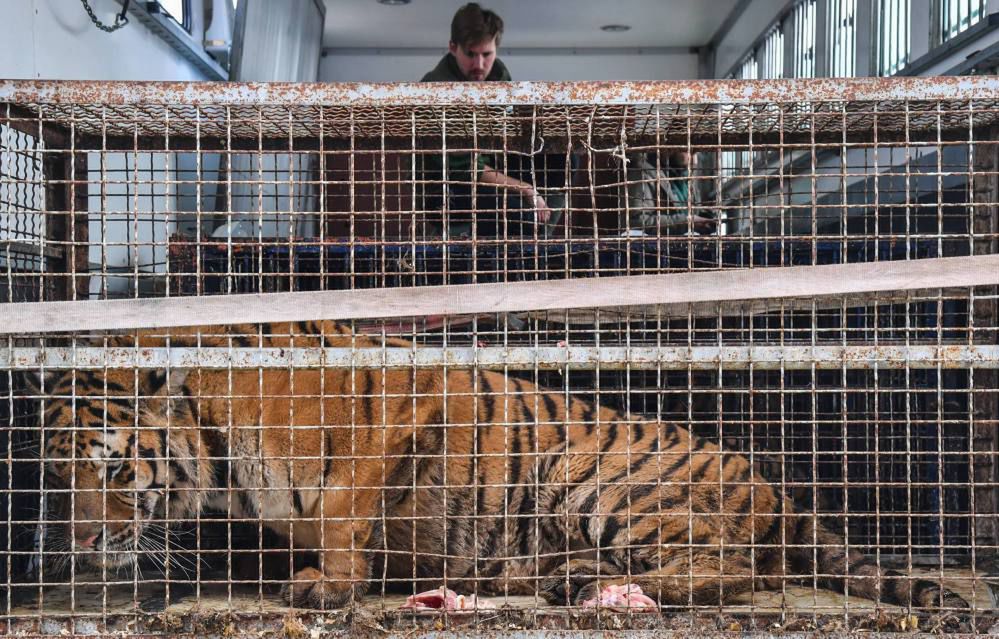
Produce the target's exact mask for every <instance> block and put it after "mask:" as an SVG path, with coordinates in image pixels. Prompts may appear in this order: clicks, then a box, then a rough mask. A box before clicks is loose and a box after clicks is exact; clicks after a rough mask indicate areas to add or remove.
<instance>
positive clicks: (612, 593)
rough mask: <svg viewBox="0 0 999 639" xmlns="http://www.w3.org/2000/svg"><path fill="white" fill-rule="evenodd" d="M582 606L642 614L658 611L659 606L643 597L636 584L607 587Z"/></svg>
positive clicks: (648, 598)
mask: <svg viewBox="0 0 999 639" xmlns="http://www.w3.org/2000/svg"><path fill="white" fill-rule="evenodd" d="M582 605H583V607H584V608H593V607H596V606H597V605H599V606H600V607H601V608H614V609H622V610H623V609H627V610H634V611H642V612H645V611H649V612H653V611H656V610H658V609H659V604H657V603H656V602H655V601H654V600H653V599H651V598H650V597H648V596H647V595H645V594H644V593H643V592H642V587H641V586H639V585H638V584H624V585H615V586H607V587H606V588H604V589H603V590H601V591H600V595H599V596H598V597H594V598H593V599H587V600H586V601H584V602H583V604H582Z"/></svg>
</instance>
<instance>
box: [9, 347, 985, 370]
mask: <svg viewBox="0 0 999 639" xmlns="http://www.w3.org/2000/svg"><path fill="white" fill-rule="evenodd" d="M442 366H453V367H459V368H479V369H490V370H534V369H535V368H537V369H539V370H566V369H571V370H594V369H597V368H599V369H601V370H688V369H690V370H705V371H712V370H747V369H754V370H810V369H813V368H814V369H823V370H838V369H874V368H877V369H900V370H901V369H907V368H910V369H915V368H924V369H925V368H948V369H965V368H984V369H999V345H982V346H968V345H944V346H939V345H903V344H897V345H879V346H870V345H846V346H843V345H839V346H638V347H624V346H600V347H596V346H540V347H533V346H510V347H504V346H485V347H474V348H473V347H470V346H458V347H448V348H441V347H422V346H421V347H414V348H399V347H390V348H358V349H350V348H231V349H228V348H200V349H199V348H186V347H180V348H169V349H168V348H142V349H134V348H106V349H105V348H101V347H92V346H87V347H78V348H72V347H61V346H60V347H46V348H33V347H18V348H10V349H4V350H0V369H12V370H39V369H72V368H81V369H84V368H86V369H103V368H155V369H165V368H175V369H190V368H214V369H227V368H233V369H256V368H288V369H291V368H319V367H327V368H352V367H356V368H395V369H399V368H403V369H408V368H437V367H442Z"/></svg>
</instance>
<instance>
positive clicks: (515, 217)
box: [422, 2, 565, 236]
mask: <svg viewBox="0 0 999 639" xmlns="http://www.w3.org/2000/svg"><path fill="white" fill-rule="evenodd" d="M502 36H503V19H502V18H500V17H499V16H498V15H497V14H496V13H495V12H494V11H490V10H489V9H483V8H482V7H480V6H479V5H478V4H477V3H474V2H471V3H469V4H466V5H465V6H463V7H461V8H460V9H458V11H457V13H455V14H454V18H453V19H452V20H451V40H450V42H449V43H448V52H447V53H446V54H445V55H444V57H443V58H441V60H440V62H438V63H437V66H436V67H434V68H433V70H431V71H430V72H428V73H427V74H426V75H424V76H423V78H422V81H423V82H494V81H509V80H510V79H511V78H510V72H509V71H508V70H507V68H506V65H504V64H503V62H502V61H501V60H500V59H498V58H497V57H496V47H498V46H499V43H500V39H501V38H502ZM541 157H542V158H544V159H548V158H547V157H545V156H541ZM519 160H521V158H520V157H518V156H510V157H508V158H507V164H508V165H509V166H510V167H511V169H512V171H517V170H520V171H524V167H523V166H522V163H521V162H519ZM491 162H493V158H490V157H489V154H485V153H479V154H478V156H477V159H476V160H475V175H472V164H473V156H472V155H470V154H468V153H467V152H464V153H462V152H458V153H448V155H447V169H448V171H447V176H446V177H447V182H448V207H447V208H448V210H449V215H448V217H449V220H448V222H449V223H448V224H447V225H446V226H447V229H445V230H446V231H447V233H446V235H447V236H454V235H471V226H472V220H473V219H475V220H476V231H477V235H479V236H497V235H499V236H502V235H504V230H505V231H506V233H505V234H506V235H507V236H518V235H519V236H533V234H534V229H533V226H534V225H535V223H537V224H541V225H544V224H546V223H548V222H549V221H553V222H554V220H551V216H552V211H551V209H550V208H549V206H548V203H547V202H546V201H545V198H543V197H542V196H541V195H540V194H539V193H538V192H537V190H536V189H535V188H534V186H533V185H531V184H530V183H529V182H526V181H524V180H521V179H518V178H516V177H513V176H511V175H508V174H507V173H503V172H501V171H499V170H497V169H496V168H494V163H491ZM529 164H530V163H529V162H528V166H527V167H526V168H527V171H528V172H529V170H530V166H529ZM544 168H549V170H551V167H542V168H541V169H540V170H538V171H536V173H538V174H539V176H540V177H542V178H544V177H547V175H546V174H547V173H548V172H549V171H545V170H544ZM425 171H426V176H425V177H426V178H427V180H428V181H429V182H430V183H433V182H437V187H438V188H433V185H432V184H431V185H430V186H428V190H427V193H426V199H425V202H424V207H425V208H426V209H428V210H429V209H435V208H442V207H443V193H442V190H441V189H440V188H439V187H440V185H441V184H442V182H443V179H444V176H443V161H442V159H441V156H440V155H439V154H436V155H435V154H430V155H428V156H427V158H426V161H425ZM512 171H511V172H512ZM551 172H552V173H556V174H557V173H562V175H561V176H558V175H556V176H555V177H556V179H557V178H558V177H563V178H564V173H565V167H564V163H563V165H562V167H561V171H559V170H558V167H557V166H556V167H554V170H553V171H551ZM473 182H476V183H477V185H478V188H476V189H475V191H474V194H475V202H474V204H475V207H474V208H475V214H474V216H473V210H472V209H473V206H472V205H473V200H472V195H473V189H472V187H471V184H472V183H473ZM504 210H505V211H506V212H507V216H506V220H505V222H506V224H504V220H503V219H500V212H501V211H504ZM435 222H436V220H435ZM440 223H441V224H442V225H443V221H441V222H440ZM504 226H506V229H504ZM538 232H539V235H543V234H544V233H543V230H542V229H540V228H539V229H538Z"/></svg>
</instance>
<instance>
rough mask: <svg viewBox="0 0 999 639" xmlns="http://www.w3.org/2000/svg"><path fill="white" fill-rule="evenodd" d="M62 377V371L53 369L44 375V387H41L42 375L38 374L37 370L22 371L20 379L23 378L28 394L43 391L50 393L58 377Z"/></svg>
mask: <svg viewBox="0 0 999 639" xmlns="http://www.w3.org/2000/svg"><path fill="white" fill-rule="evenodd" d="M60 377H62V373H60V372H58V371H53V372H50V373H48V374H46V375H45V379H44V381H45V384H44V386H45V388H44V390H43V389H42V386H43V384H42V376H41V375H39V374H38V372H37V371H24V372H23V373H22V379H23V380H24V385H25V386H27V387H28V388H27V390H28V394H29V395H42V394H43V393H51V392H52V389H53V388H55V385H56V383H57V382H58V381H59V378H60Z"/></svg>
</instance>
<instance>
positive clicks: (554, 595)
mask: <svg viewBox="0 0 999 639" xmlns="http://www.w3.org/2000/svg"><path fill="white" fill-rule="evenodd" d="M620 572H621V571H620V570H619V569H618V568H617V567H616V566H614V565H613V564H611V563H609V562H606V561H604V562H599V563H598V562H596V561H591V560H588V559H573V560H571V561H569V562H567V563H565V564H562V566H560V567H558V568H556V569H555V570H554V571H552V574H551V576H549V577H547V578H545V579H544V580H542V582H541V596H542V597H544V598H545V600H546V601H547V602H548V603H549V604H551V605H553V606H577V605H579V604H580V603H581V602H583V601H585V600H587V599H590V598H592V597H593V596H594V594H595V593H599V592H600V583H599V581H598V580H599V578H601V577H603V578H605V579H606V578H607V577H610V576H612V575H618V574H620Z"/></svg>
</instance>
